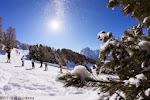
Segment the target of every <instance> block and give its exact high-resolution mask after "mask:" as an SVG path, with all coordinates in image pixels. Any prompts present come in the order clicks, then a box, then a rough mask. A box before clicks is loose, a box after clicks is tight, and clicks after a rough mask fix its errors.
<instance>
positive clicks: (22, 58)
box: [21, 55, 24, 66]
mask: <svg viewBox="0 0 150 100" xmlns="http://www.w3.org/2000/svg"><path fill="white" fill-rule="evenodd" d="M21 61H22V66H24V55H23V56H22V57H21Z"/></svg>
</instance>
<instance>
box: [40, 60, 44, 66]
mask: <svg viewBox="0 0 150 100" xmlns="http://www.w3.org/2000/svg"><path fill="white" fill-rule="evenodd" d="M40 63H41V66H40V68H42V64H43V61H42V60H40Z"/></svg>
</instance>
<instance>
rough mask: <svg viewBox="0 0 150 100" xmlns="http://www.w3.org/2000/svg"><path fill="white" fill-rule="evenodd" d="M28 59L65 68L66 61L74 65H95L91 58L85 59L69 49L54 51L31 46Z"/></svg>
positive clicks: (44, 47) (48, 48)
mask: <svg viewBox="0 0 150 100" xmlns="http://www.w3.org/2000/svg"><path fill="white" fill-rule="evenodd" d="M29 57H30V59H34V60H37V61H40V62H49V63H56V64H60V65H64V66H66V65H67V63H68V61H70V62H74V63H75V64H87V63H91V64H95V63H96V61H95V60H94V59H92V58H87V57H85V56H84V55H81V54H79V53H77V52H73V51H72V50H69V49H54V48H51V47H48V46H43V45H42V44H40V45H32V46H30V47H29Z"/></svg>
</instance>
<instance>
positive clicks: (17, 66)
mask: <svg viewBox="0 0 150 100" xmlns="http://www.w3.org/2000/svg"><path fill="white" fill-rule="evenodd" d="M15 67H23V66H15Z"/></svg>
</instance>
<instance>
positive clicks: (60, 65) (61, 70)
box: [59, 65, 62, 73]
mask: <svg viewBox="0 0 150 100" xmlns="http://www.w3.org/2000/svg"><path fill="white" fill-rule="evenodd" d="M59 68H60V71H59V72H60V73H62V66H61V65H60V66H59Z"/></svg>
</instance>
